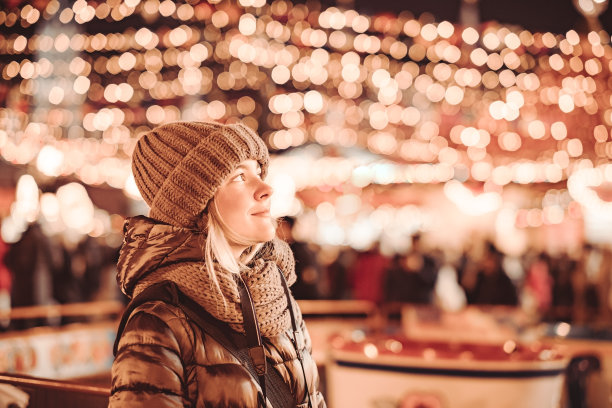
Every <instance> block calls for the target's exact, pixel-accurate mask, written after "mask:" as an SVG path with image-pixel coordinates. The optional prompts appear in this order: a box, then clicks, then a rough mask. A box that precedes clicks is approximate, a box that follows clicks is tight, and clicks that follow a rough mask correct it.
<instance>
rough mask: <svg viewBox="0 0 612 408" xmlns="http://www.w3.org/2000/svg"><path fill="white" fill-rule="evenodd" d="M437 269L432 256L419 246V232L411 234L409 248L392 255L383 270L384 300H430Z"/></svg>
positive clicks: (409, 301) (423, 301) (416, 301)
mask: <svg viewBox="0 0 612 408" xmlns="http://www.w3.org/2000/svg"><path fill="white" fill-rule="evenodd" d="M438 269H439V268H438V265H437V262H436V259H435V258H434V257H433V256H431V255H430V254H429V253H427V252H426V251H425V250H424V249H423V247H422V245H421V236H420V234H415V235H413V236H412V239H411V246H410V249H409V251H408V252H407V253H406V254H404V255H396V256H395V258H394V261H393V262H392V264H391V267H390V268H389V269H388V270H387V271H386V276H385V288H386V290H385V293H386V295H385V298H386V300H387V301H390V302H408V303H420V304H429V303H431V302H432V300H433V289H434V287H435V285H436V280H437V277H438Z"/></svg>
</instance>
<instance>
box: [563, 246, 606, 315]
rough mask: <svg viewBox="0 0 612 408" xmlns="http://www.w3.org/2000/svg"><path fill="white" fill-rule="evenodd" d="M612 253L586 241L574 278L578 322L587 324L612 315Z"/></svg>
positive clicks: (603, 247)
mask: <svg viewBox="0 0 612 408" xmlns="http://www.w3.org/2000/svg"><path fill="white" fill-rule="evenodd" d="M611 270H612V252H611V251H610V249H608V248H606V247H605V246H602V245H595V244H592V243H590V242H585V243H584V245H583V247H582V253H581V256H580V260H579V262H578V267H577V269H576V272H575V273H574V275H573V279H572V284H573V286H574V299H575V308H574V319H575V320H576V321H577V322H586V321H589V320H592V319H593V318H595V317H597V316H608V315H609V313H610V305H609V303H610V301H609V297H610V293H609V292H610V273H611V272H610V271H611Z"/></svg>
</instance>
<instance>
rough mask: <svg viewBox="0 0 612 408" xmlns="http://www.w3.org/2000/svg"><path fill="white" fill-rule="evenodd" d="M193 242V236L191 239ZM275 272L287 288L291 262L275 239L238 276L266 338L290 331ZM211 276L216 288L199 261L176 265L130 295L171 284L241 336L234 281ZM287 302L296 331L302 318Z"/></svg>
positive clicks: (219, 273) (220, 273) (218, 273)
mask: <svg viewBox="0 0 612 408" xmlns="http://www.w3.org/2000/svg"><path fill="white" fill-rule="evenodd" d="M194 239H197V236H195V235H194ZM279 269H280V271H281V272H282V273H283V274H284V276H285V279H286V280H287V284H288V285H291V284H293V283H294V282H295V280H296V275H295V260H294V258H293V254H292V252H291V249H290V248H289V246H288V245H287V244H286V243H285V242H283V241H280V240H278V239H275V240H273V241H270V242H268V243H266V244H265V245H264V247H263V248H262V249H261V250H260V251H259V252H258V254H257V255H256V256H255V259H254V261H252V262H251V263H250V264H249V265H248V268H245V269H244V270H243V271H242V272H241V276H242V279H243V280H244V282H245V284H246V286H247V288H248V289H249V292H250V293H251V297H252V299H253V303H254V307H255V313H256V315H257V320H258V322H259V327H260V331H261V334H262V335H263V336H266V337H271V336H275V335H278V334H281V333H283V332H285V331H286V330H287V329H289V328H291V317H290V314H289V310H288V309H287V297H286V296H285V291H284V289H283V286H282V283H281V276H280V273H279ZM214 274H215V277H216V280H217V283H218V285H217V284H215V281H214V279H213V277H212V274H211V273H210V271H208V270H207V269H206V266H205V264H204V262H203V261H202V262H177V263H174V264H171V265H168V266H164V267H161V268H158V269H156V270H154V271H151V272H150V273H149V274H147V275H146V276H144V277H143V278H142V279H140V281H139V282H138V284H137V285H136V287H135V288H134V295H137V294H138V293H140V292H141V291H142V290H143V289H144V288H146V287H148V286H150V285H152V284H155V283H158V282H161V281H164V280H169V281H172V282H174V283H175V284H176V285H178V287H179V288H180V290H181V291H182V292H183V293H184V294H185V295H187V296H189V297H190V298H192V299H193V300H195V301H196V302H198V303H199V304H200V305H201V306H202V307H204V309H206V311H208V312H209V313H210V314H212V315H213V316H214V317H215V318H217V319H219V320H221V321H223V322H226V323H228V324H229V325H230V326H231V327H232V328H233V329H234V330H236V331H238V332H244V327H243V318H242V310H241V308H240V294H239V291H238V284H237V282H236V277H235V276H234V274H233V273H231V272H229V271H227V270H225V269H222V268H221V267H220V266H218V265H217V266H216V268H215V271H214ZM291 302H292V307H293V310H294V311H295V314H296V319H297V320H298V322H297V324H298V327H299V325H300V324H301V321H302V316H301V313H300V310H299V307H297V305H296V304H295V300H293V297H292V296H291Z"/></svg>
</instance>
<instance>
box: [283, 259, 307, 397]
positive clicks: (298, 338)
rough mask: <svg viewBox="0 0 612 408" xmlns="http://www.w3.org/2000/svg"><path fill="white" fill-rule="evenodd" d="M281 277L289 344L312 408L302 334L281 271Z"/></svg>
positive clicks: (287, 286)
mask: <svg viewBox="0 0 612 408" xmlns="http://www.w3.org/2000/svg"><path fill="white" fill-rule="evenodd" d="M279 272H280V275H281V283H282V284H283V289H284V291H285V296H286V297H287V309H289V315H290V316H291V327H292V328H293V338H292V339H291V342H292V343H293V347H294V348H295V353H296V354H297V357H298V360H300V366H302V374H303V375H304V388H305V389H306V394H307V395H308V406H309V407H310V408H313V407H314V405H313V404H312V398H311V397H310V389H309V388H308V378H307V377H306V369H305V367H304V354H303V349H304V342H305V340H304V334H303V333H302V331H301V330H300V329H299V328H298V326H297V319H296V318H295V311H294V310H293V302H292V301H291V293H290V292H289V285H288V284H287V280H286V279H285V275H284V274H283V272H282V271H280V269H279Z"/></svg>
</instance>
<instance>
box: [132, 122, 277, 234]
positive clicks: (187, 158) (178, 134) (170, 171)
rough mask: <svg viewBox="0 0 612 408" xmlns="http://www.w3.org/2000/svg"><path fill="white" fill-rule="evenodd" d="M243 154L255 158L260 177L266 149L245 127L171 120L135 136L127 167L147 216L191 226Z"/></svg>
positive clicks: (266, 159) (255, 135) (256, 136)
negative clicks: (146, 206)
mask: <svg viewBox="0 0 612 408" xmlns="http://www.w3.org/2000/svg"><path fill="white" fill-rule="evenodd" d="M249 159H253V160H257V161H258V162H259V164H260V166H261V172H262V177H265V175H266V172H267V169H268V161H269V156H268V149H267V148H266V145H265V144H264V142H263V141H262V140H261V138H260V137H259V136H258V135H257V134H256V133H255V132H254V131H253V130H251V129H250V128H249V127H247V126H245V125H243V124H233V125H221V124H217V123H208V122H175V123H169V124H165V125H161V126H158V127H156V128H155V129H153V130H151V131H150V132H148V133H146V134H145V135H143V136H142V137H141V138H140V139H139V140H138V142H137V144H136V148H135V149H134V154H133V156H132V172H133V173H134V179H135V180H136V185H137V186H138V190H140V194H141V195H142V197H143V198H144V200H145V202H146V203H147V204H148V205H149V207H151V212H150V214H149V216H150V217H151V218H155V219H157V220H159V221H162V222H165V223H168V224H171V225H175V226H178V227H184V228H192V229H194V228H198V225H199V223H198V221H199V219H200V218H201V214H202V211H203V210H204V209H205V208H206V205H207V204H208V202H209V201H210V199H211V198H213V196H214V195H215V192H216V191H217V188H219V186H220V185H221V183H222V182H223V180H225V178H226V177H227V176H228V175H229V174H230V173H231V172H232V171H234V170H235V169H236V167H237V166H238V164H240V163H241V162H243V161H244V160H249Z"/></svg>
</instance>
